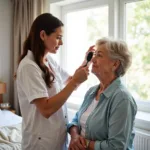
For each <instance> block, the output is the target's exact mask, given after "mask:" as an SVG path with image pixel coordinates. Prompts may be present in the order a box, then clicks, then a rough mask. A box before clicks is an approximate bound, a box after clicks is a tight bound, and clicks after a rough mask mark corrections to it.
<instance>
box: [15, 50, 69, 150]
mask: <svg viewBox="0 0 150 150" xmlns="http://www.w3.org/2000/svg"><path fill="white" fill-rule="evenodd" d="M47 59H48V62H49V64H50V66H51V68H52V70H53V71H54V73H55V74H54V75H55V80H54V84H53V85H52V87H51V88H48V87H47V86H46V84H45V82H44V80H43V77H42V76H43V73H42V71H41V69H40V68H39V66H38V65H37V64H36V63H35V61H34V58H33V53H32V52H31V51H28V54H27V55H26V56H25V58H24V59H23V60H22V61H21V63H20V64H19V67H18V71H17V90H18V98H19V103H20V108H21V114H22V117H23V123H22V132H23V133H22V135H23V136H22V138H23V139H22V150H65V149H66V135H67V132H66V123H67V111H66V107H64V106H63V107H62V108H60V109H59V110H58V111H57V112H56V113H54V114H53V115H52V116H50V117H49V118H48V119H46V118H44V117H43V116H42V115H41V114H40V112H39V111H38V109H37V108H36V106H35V105H34V104H32V101H33V100H34V99H37V98H42V97H52V96H53V95H55V94H57V93H58V92H59V91H60V90H61V89H62V87H63V82H64V81H66V80H67V79H68V77H69V75H68V74H67V73H66V72H65V71H64V70H62V69H61V68H60V67H59V66H58V65H57V63H56V62H55V61H54V60H53V59H52V58H51V57H50V56H47ZM46 65H48V64H46Z"/></svg>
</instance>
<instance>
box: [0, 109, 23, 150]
mask: <svg viewBox="0 0 150 150" xmlns="http://www.w3.org/2000/svg"><path fill="white" fill-rule="evenodd" d="M21 122H22V117H20V116H18V115H16V114H14V113H12V112H11V111H8V110H1V109H0V150H21V139H22V137H21V135H22V131H21Z"/></svg>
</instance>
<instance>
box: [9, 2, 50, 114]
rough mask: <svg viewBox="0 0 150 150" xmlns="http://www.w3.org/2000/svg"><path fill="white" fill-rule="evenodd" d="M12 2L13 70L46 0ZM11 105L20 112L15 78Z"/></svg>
mask: <svg viewBox="0 0 150 150" xmlns="http://www.w3.org/2000/svg"><path fill="white" fill-rule="evenodd" d="M12 2H13V9H14V10H13V13H14V14H13V65H12V66H13V72H14V74H15V72H16V70H17V67H18V59H19V56H20V54H21V53H22V50H23V43H24V41H25V39H26V37H27V35H28V33H29V30H30V27H31V24H32V22H33V20H34V19H35V18H36V17H37V16H38V15H40V14H41V13H44V12H46V11H47V10H46V6H45V5H46V0H12ZM13 87H14V88H13V94H14V95H13V98H12V100H11V102H10V103H11V104H12V106H13V107H14V108H15V110H16V113H17V114H20V110H19V103H18V98H17V90H16V83H15V80H14V82H13Z"/></svg>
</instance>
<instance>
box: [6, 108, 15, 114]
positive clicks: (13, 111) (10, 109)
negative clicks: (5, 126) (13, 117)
mask: <svg viewBox="0 0 150 150" xmlns="http://www.w3.org/2000/svg"><path fill="white" fill-rule="evenodd" d="M8 110H9V111H11V112H12V113H14V114H15V113H16V111H15V110H14V109H12V108H9V109H8Z"/></svg>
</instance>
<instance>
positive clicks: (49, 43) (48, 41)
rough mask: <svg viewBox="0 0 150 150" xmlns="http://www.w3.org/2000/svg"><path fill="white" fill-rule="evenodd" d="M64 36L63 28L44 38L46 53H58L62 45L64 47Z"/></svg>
mask: <svg viewBox="0 0 150 150" xmlns="http://www.w3.org/2000/svg"><path fill="white" fill-rule="evenodd" d="M62 36H63V28H62V27H59V28H57V29H56V30H55V32H53V33H51V34H50V35H46V34H45V36H44V40H43V42H44V44H45V50H46V53H47V52H50V53H53V54H55V53H57V50H58V49H59V46H60V45H63V42H62Z"/></svg>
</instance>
